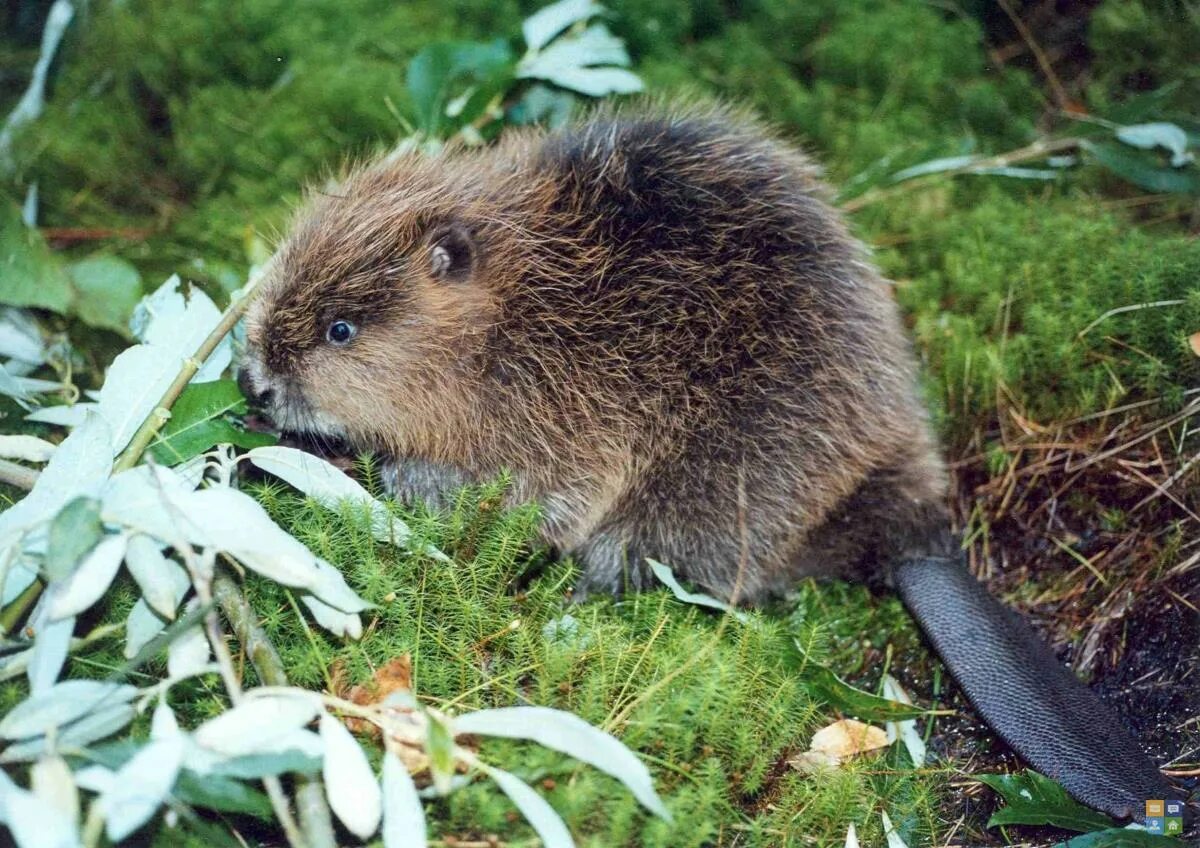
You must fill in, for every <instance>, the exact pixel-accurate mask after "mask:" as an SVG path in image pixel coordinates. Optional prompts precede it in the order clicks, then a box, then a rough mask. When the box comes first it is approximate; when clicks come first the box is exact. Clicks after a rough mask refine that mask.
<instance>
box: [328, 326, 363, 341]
mask: <svg viewBox="0 0 1200 848" xmlns="http://www.w3.org/2000/svg"><path fill="white" fill-rule="evenodd" d="M357 332H358V329H357V328H356V327H355V326H354V325H353V324H351V323H350V322H349V321H341V320H338V321H334V322H333V323H332V324H330V325H329V329H328V330H326V331H325V338H327V339H329V341H330V343H331V344H335V345H344V344H346V343H347V342H348V341H350V340H351V339H352V338H354V335H355V333H357Z"/></svg>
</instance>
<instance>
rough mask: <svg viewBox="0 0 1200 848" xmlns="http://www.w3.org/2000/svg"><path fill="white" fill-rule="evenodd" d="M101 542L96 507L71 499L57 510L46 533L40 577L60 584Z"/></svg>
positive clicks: (88, 500) (90, 502) (93, 503)
mask: <svg viewBox="0 0 1200 848" xmlns="http://www.w3.org/2000/svg"><path fill="white" fill-rule="evenodd" d="M103 539H104V528H103V527H102V526H101V525H100V504H99V503H97V501H96V500H95V499H94V498H75V499H74V500H72V501H71V502H69V503H68V504H67V505H66V506H64V507H63V508H62V509H61V510H59V512H58V514H57V515H55V516H54V518H53V519H52V520H51V522H50V526H49V527H48V528H47V531H46V546H45V553H44V555H43V557H42V569H41V570H42V576H44V577H45V578H46V579H47V580H49V581H50V582H52V583H62V582H63V581H65V580H66V579H67V578H68V577H70V576H71V575H72V574H74V573H75V569H76V568H78V567H79V564H80V563H82V562H83V560H84V559H85V558H86V557H87V555H88V554H89V553H91V551H92V550H93V549H94V548H95V547H96V546H97V545H98V544H100V542H101V541H102V540H103Z"/></svg>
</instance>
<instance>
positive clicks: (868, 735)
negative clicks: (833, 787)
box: [788, 718, 888, 773]
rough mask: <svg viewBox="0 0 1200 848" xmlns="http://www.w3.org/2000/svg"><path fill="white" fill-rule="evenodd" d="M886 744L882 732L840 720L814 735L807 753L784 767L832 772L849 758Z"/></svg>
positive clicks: (849, 720)
mask: <svg viewBox="0 0 1200 848" xmlns="http://www.w3.org/2000/svg"><path fill="white" fill-rule="evenodd" d="M887 744H888V738H887V733H885V732H884V731H883V729H882V728H879V727H875V726H873V725H870V724H863V723H862V722H861V721H855V720H854V719H852V718H844V719H841V720H839V721H835V722H834V723H833V724H831V725H829V726H828V727H822V728H821V729H820V730H818V731H817V732H816V733H814V734H813V738H812V744H811V745H810V746H809V749H808V750H807V751H805V752H804V753H802V754H799V755H798V756H795V757H793V758H792V759H790V760H788V765H790V766H791V767H792V768H794V769H796V770H797V771H803V772H809V773H812V772H814V771H818V770H820V769H823V768H836V767H837V766H839V765H841V764H842V763H844V762H845V761H846V760H848V759H850V758H851V757H854V756H857V755H859V754H865V753H867V752H868V751H874V750H876V749H878V748H883V747H885V746H886V745H887Z"/></svg>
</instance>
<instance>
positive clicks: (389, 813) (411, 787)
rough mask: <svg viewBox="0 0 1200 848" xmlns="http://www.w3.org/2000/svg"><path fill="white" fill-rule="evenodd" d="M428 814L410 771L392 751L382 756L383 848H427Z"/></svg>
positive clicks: (385, 752)
mask: <svg viewBox="0 0 1200 848" xmlns="http://www.w3.org/2000/svg"><path fill="white" fill-rule="evenodd" d="M426 833H427V831H426V827H425V811H424V810H423V809H422V808H421V798H420V796H419V795H417V787H416V785H415V784H414V783H413V779H412V776H411V775H410V774H409V773H408V769H406V768H405V767H404V764H403V763H402V762H400V758H399V757H397V756H396V755H395V754H393V753H392V752H391V751H384V754H383V848H425V845H426V844H427V840H426Z"/></svg>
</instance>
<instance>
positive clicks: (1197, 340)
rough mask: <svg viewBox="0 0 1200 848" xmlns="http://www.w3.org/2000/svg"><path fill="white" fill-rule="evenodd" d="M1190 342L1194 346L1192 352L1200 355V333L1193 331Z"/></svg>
mask: <svg viewBox="0 0 1200 848" xmlns="http://www.w3.org/2000/svg"><path fill="white" fill-rule="evenodd" d="M1188 344H1189V345H1191V346H1192V353H1194V354H1196V356H1200V333H1192V334H1191V335H1190V336H1188Z"/></svg>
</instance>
